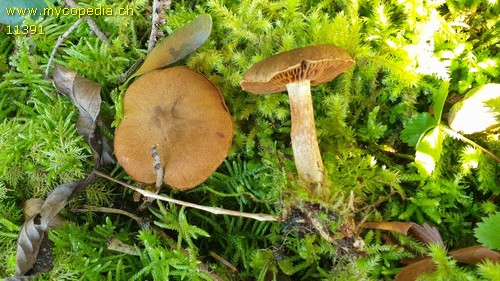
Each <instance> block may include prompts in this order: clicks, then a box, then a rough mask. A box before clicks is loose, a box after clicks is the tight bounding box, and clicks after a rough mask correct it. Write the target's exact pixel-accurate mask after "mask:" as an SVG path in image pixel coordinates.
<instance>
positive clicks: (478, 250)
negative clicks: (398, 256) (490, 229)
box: [394, 245, 500, 281]
mask: <svg viewBox="0 0 500 281" xmlns="http://www.w3.org/2000/svg"><path fill="white" fill-rule="evenodd" d="M449 255H450V256H451V257H453V259H455V260H456V261H457V262H459V263H466V264H476V263H480V262H482V261H484V260H487V259H488V260H491V261H496V262H500V253H499V252H497V251H493V250H490V249H488V248H486V247H483V246H479V245H478V246H472V247H467V248H462V249H458V250H453V251H450V253H449ZM435 269H436V264H435V263H434V262H433V261H432V258H430V257H428V258H425V259H423V260H420V261H417V262H414V263H411V264H409V265H408V266H405V267H403V269H402V270H401V272H399V273H398V274H397V275H396V277H395V278H394V280H395V281H408V280H415V279H416V278H417V276H419V275H420V274H423V273H427V272H432V271H434V270H435Z"/></svg>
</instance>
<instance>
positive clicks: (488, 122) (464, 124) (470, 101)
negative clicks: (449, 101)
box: [448, 84, 500, 134]
mask: <svg viewBox="0 0 500 281" xmlns="http://www.w3.org/2000/svg"><path fill="white" fill-rule="evenodd" d="M499 97H500V84H486V85H482V86H479V87H477V88H474V89H472V90H470V91H469V92H468V93H467V95H465V98H464V99H463V100H462V101H460V102H457V103H456V104H455V105H453V107H452V108H451V110H450V113H449V115H448V124H449V125H450V127H451V128H452V129H453V130H455V131H457V132H463V133H465V134H473V133H478V132H483V131H485V130H487V129H490V128H493V127H495V126H498V125H499V122H498V120H497V118H496V115H497V114H496V113H495V112H494V110H492V108H490V107H489V106H488V104H487V103H488V101H490V100H493V99H496V98H499Z"/></svg>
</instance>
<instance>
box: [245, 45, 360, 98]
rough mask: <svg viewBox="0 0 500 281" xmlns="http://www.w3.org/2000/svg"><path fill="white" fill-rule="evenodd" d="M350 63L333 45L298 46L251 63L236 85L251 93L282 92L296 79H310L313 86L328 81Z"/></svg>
mask: <svg viewBox="0 0 500 281" xmlns="http://www.w3.org/2000/svg"><path fill="white" fill-rule="evenodd" d="M353 64H354V60H353V59H352V57H351V56H350V55H349V54H348V53H347V52H346V51H344V50H343V49H341V48H339V47H337V46H335V45H318V46H310V47H305V48H299V49H294V50H290V51H287V52H283V53H280V54H277V55H275V56H272V57H270V58H268V59H265V60H263V61H260V62H258V63H256V64H254V65H253V66H252V67H251V68H250V69H249V70H248V71H247V72H246V73H245V74H244V75H243V80H242V81H241V82H240V86H241V88H243V90H245V91H248V92H251V93H254V94H271V93H277V92H282V91H285V90H286V84H288V83H291V82H296V81H300V80H310V81H311V86H315V85H319V84H321V83H325V82H328V81H331V80H332V79H333V78H335V77H337V76H338V75H339V74H341V73H342V72H344V71H346V70H347V69H349V68H350V67H351V66H352V65H353Z"/></svg>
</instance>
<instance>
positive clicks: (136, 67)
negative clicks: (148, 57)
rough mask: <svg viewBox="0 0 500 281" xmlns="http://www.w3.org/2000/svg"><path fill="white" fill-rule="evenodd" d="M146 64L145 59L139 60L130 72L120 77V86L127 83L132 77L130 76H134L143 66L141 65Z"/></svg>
mask: <svg viewBox="0 0 500 281" xmlns="http://www.w3.org/2000/svg"><path fill="white" fill-rule="evenodd" d="M143 62H144V59H143V58H140V59H138V60H137V61H136V62H135V63H134V64H133V65H132V66H131V67H130V68H129V69H128V70H127V72H125V73H124V74H122V75H121V76H120V80H119V82H120V84H123V83H125V82H127V79H128V78H129V77H130V75H132V74H133V73H134V72H135V71H136V70H137V69H139V67H140V66H141V64H142V63H143Z"/></svg>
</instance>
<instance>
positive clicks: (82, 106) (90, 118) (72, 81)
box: [53, 64, 115, 168]
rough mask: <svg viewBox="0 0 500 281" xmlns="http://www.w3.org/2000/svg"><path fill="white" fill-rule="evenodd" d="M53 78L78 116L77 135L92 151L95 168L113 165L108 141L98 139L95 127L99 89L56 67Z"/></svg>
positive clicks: (58, 66)
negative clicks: (81, 137)
mask: <svg viewBox="0 0 500 281" xmlns="http://www.w3.org/2000/svg"><path fill="white" fill-rule="evenodd" d="M53 76H54V84H55V86H56V88H57V90H58V91H59V92H61V93H62V94H63V95H65V96H66V97H67V98H69V99H70V100H71V101H72V102H73V104H74V105H75V107H76V108H78V111H79V112H80V114H79V115H78V120H77V129H78V133H79V134H80V135H81V136H83V138H84V139H85V141H86V142H87V143H88V144H89V145H90V147H91V148H92V152H93V153H92V157H93V162H94V165H95V166H96V168H98V167H99V166H100V165H104V164H110V163H114V162H115V161H114V158H113V156H112V155H113V154H112V149H111V145H110V144H109V140H108V139H107V138H105V137H104V136H102V135H101V133H100V131H99V130H98V127H97V122H98V118H99V112H100V109H101V95H100V90H101V86H100V85H99V84H98V83H96V82H94V81H91V80H89V79H87V78H84V77H82V76H80V75H79V74H78V73H77V72H76V71H74V70H71V69H69V68H66V67H64V66H62V65H59V64H56V65H55V67H54V72H53Z"/></svg>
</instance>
